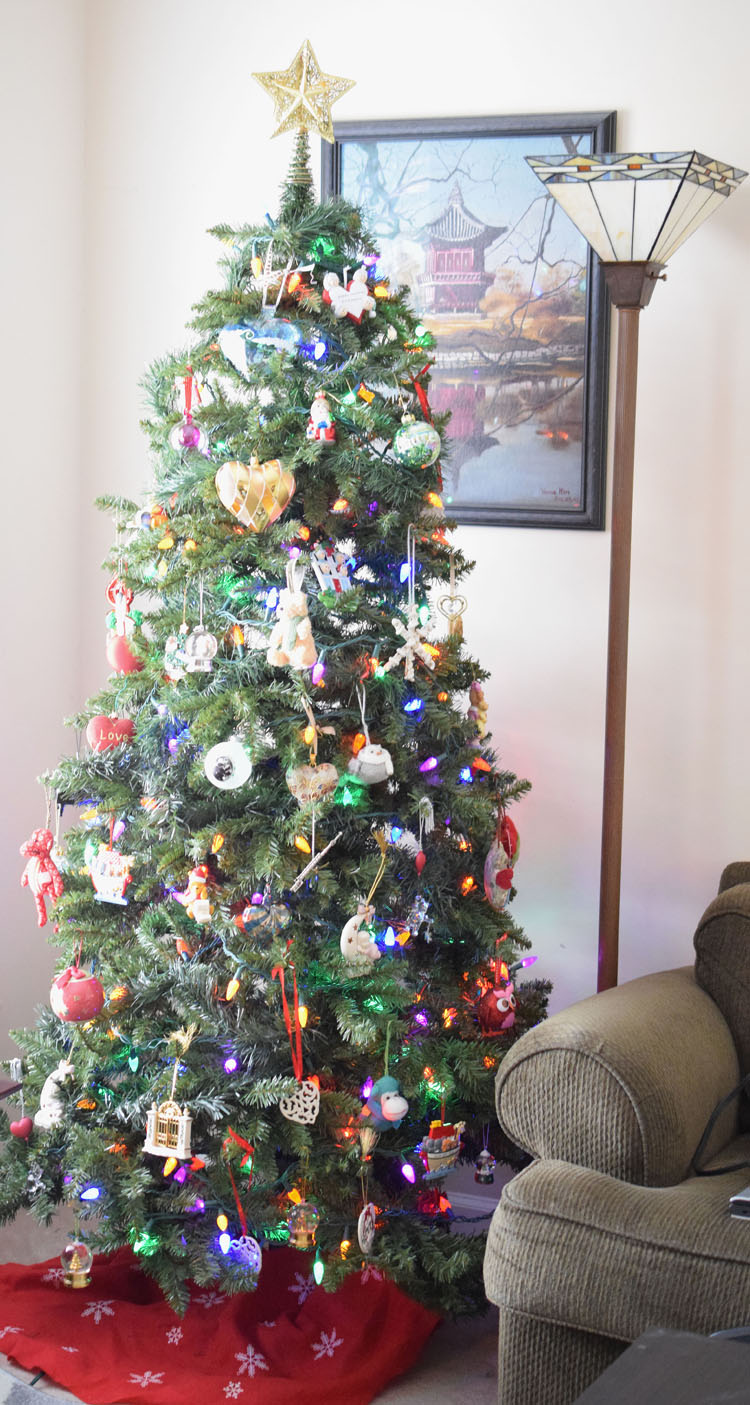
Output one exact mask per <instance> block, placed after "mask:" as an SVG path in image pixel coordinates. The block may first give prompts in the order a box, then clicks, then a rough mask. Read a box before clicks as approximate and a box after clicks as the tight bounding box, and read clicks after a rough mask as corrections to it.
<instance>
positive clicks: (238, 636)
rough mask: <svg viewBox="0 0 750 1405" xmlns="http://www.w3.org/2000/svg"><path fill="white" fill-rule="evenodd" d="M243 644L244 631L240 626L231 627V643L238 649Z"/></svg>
mask: <svg viewBox="0 0 750 1405" xmlns="http://www.w3.org/2000/svg"><path fill="white" fill-rule="evenodd" d="M244 642H245V631H244V629H243V628H242V625H241V624H233V625H232V643H233V644H236V645H237V647H238V648H239V647H240V645H242V644H244Z"/></svg>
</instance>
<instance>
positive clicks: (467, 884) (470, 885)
mask: <svg viewBox="0 0 750 1405" xmlns="http://www.w3.org/2000/svg"><path fill="white" fill-rule="evenodd" d="M476 886H477V885H476V883H475V882H474V879H473V878H472V877H471V875H470V874H468V873H467V875H466V877H465V878H462V879H461V892H462V893H463V895H464V897H465V898H466V897H468V895H469V893H471V892H472V891H473V889H474V888H476Z"/></svg>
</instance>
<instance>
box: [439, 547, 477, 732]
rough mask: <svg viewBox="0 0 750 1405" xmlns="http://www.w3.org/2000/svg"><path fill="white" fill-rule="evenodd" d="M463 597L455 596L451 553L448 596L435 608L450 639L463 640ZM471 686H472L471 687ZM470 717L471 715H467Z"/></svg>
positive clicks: (453, 562) (444, 596) (454, 577)
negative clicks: (444, 624) (446, 625)
mask: <svg viewBox="0 0 750 1405" xmlns="http://www.w3.org/2000/svg"><path fill="white" fill-rule="evenodd" d="M468 603H469V602H468V600H467V599H466V596H465V595H457V594H456V563H455V561H454V559H453V552H451V572H450V582H449V594H448V595H440V596H439V597H438V602H437V607H438V609H439V611H440V613H441V615H444V616H445V618H446V619H447V621H448V634H449V637H450V638H452V639H463V637H464V626H463V620H462V619H461V616H462V615H463V614H464V611H465V610H466V607H467V605H468ZM472 686H473V685H472ZM469 716H471V713H469Z"/></svg>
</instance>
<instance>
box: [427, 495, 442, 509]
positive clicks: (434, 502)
mask: <svg viewBox="0 0 750 1405" xmlns="http://www.w3.org/2000/svg"><path fill="white" fill-rule="evenodd" d="M425 502H428V503H429V504H430V507H439V508H442V506H443V499H442V498H441V497H440V495H439V493H426V494H425Z"/></svg>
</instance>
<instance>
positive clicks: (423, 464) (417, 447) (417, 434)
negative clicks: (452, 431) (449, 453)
mask: <svg viewBox="0 0 750 1405" xmlns="http://www.w3.org/2000/svg"><path fill="white" fill-rule="evenodd" d="M393 452H394V454H395V456H396V458H397V459H398V461H399V463H400V464H403V466H404V468H429V466H430V464H432V463H434V462H435V460H436V458H437V457H438V454H439V453H440V435H439V434H438V432H437V430H436V429H435V427H434V426H433V425H431V424H428V423H427V421H426V420H415V418H414V416H413V415H404V416H403V418H402V420H401V428H400V429H398V430H397V431H396V434H395V436H394V439H393Z"/></svg>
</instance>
